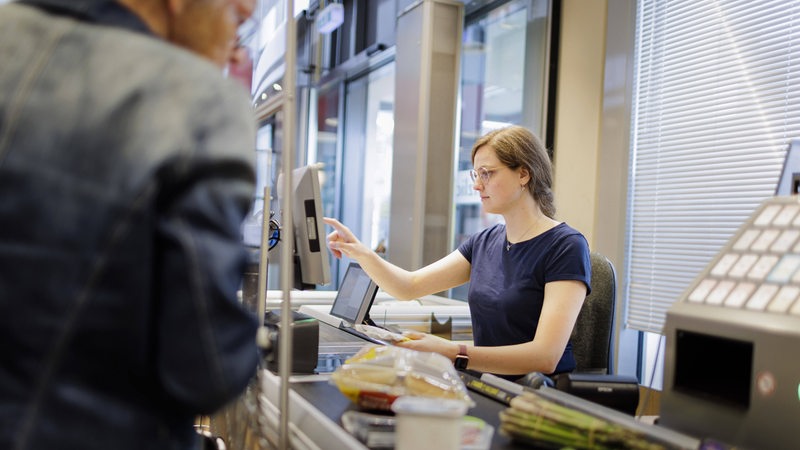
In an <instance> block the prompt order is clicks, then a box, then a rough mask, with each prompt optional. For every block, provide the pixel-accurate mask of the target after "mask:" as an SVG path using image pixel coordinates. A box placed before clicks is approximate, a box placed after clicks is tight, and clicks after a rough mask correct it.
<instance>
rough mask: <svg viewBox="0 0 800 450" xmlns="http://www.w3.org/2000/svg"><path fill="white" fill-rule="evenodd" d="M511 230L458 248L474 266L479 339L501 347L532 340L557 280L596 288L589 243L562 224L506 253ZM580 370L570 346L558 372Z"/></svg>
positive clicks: (472, 293)
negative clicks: (547, 289) (548, 289)
mask: <svg viewBox="0 0 800 450" xmlns="http://www.w3.org/2000/svg"><path fill="white" fill-rule="evenodd" d="M506 242H507V241H506V227H505V225H503V224H498V225H495V226H492V227H490V228H487V229H485V230H483V231H480V232H478V233H476V234H474V235H472V236H471V237H470V238H469V239H468V240H467V241H466V242H464V243H463V244H461V245H460V246H459V247H458V250H459V251H460V252H461V254H462V255H464V257H465V258H466V259H467V261H469V262H470V264H471V266H472V267H471V268H470V282H469V294H468V295H469V309H470V314H471V316H472V335H473V341H474V343H475V345H477V346H488V347H495V346H501V345H512V344H521V343H523V342H530V341H531V340H533V337H534V335H535V334H536V328H537V327H538V325H539V317H540V316H541V314H542V304H543V302H544V286H545V284H546V283H548V282H551V281H562V280H577V281H582V282H583V283H584V284H585V285H586V289H587V294H588V291H589V290H590V289H591V287H590V284H589V283H590V280H591V263H590V260H589V244H588V243H587V242H586V238H584V237H583V235H582V234H581V233H580V232H579V231H577V230H575V229H574V228H572V227H570V226H569V225H567V224H566V223H561V224H558V225H556V226H555V227H553V228H551V229H550V230H547V231H545V232H544V233H542V234H540V235H539V236H536V237H534V238H533V239H530V240H527V241H523V242H518V243H516V244H514V245H512V246H511V248H510V249H506ZM574 369H575V358H574V356H573V355H572V344H571V343H568V344H567V347H566V349H565V350H564V354H563V355H562V356H561V360H560V361H559V363H558V366H557V367H556V370H555V372H553V373H554V374H555V373H561V372H570V371H572V370H574Z"/></svg>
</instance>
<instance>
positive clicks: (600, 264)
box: [571, 252, 617, 374]
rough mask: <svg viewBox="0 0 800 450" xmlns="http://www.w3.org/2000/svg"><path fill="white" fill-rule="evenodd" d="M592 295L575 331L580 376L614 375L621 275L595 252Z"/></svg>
mask: <svg viewBox="0 0 800 450" xmlns="http://www.w3.org/2000/svg"><path fill="white" fill-rule="evenodd" d="M590 259H591V264H592V280H591V285H592V292H591V293H590V294H589V295H587V296H586V300H584V302H583V308H582V309H581V312H580V315H578V319H577V321H576V322H575V328H573V330H572V337H571V340H572V351H573V353H574V354H575V363H576V369H575V372H576V373H595V374H612V373H614V314H615V311H616V303H617V275H616V271H615V270H614V265H613V264H612V263H611V261H609V260H608V258H606V257H605V256H603V255H601V254H600V253H596V252H593V253H591V255H590Z"/></svg>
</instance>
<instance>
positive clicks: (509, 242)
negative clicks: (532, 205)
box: [506, 219, 539, 251]
mask: <svg viewBox="0 0 800 450" xmlns="http://www.w3.org/2000/svg"><path fill="white" fill-rule="evenodd" d="M537 223H539V220H538V219H537V220H535V221H534V222H533V223H532V224H531V225H530V226H529V227H528V229H527V230H525V231H524V232H523V233H522V234H521V235H520V236H519V239H520V240H521V239H522V238H524V237H525V235H526V234H528V231H531V228H533V226H534V225H536V224H537ZM512 245H514V244H512V243H511V241H509V240H508V228H506V251H509V250H511V246H512Z"/></svg>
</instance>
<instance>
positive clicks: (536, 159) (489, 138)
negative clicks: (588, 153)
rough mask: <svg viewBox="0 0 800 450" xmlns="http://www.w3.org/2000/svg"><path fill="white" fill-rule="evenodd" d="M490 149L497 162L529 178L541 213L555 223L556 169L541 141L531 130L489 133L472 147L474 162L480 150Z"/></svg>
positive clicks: (513, 126)
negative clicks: (522, 169) (554, 192)
mask: <svg viewBox="0 0 800 450" xmlns="http://www.w3.org/2000/svg"><path fill="white" fill-rule="evenodd" d="M484 145H488V146H489V147H492V149H494V151H495V154H497V159H499V160H500V162H501V163H503V164H504V165H506V166H507V167H509V168H511V169H517V168H519V167H522V168H524V169H525V170H527V171H528V173H529V174H530V180H528V184H527V185H526V187H527V189H528V192H530V193H531V195H532V196H533V198H534V200H536V203H538V204H539V208H541V210H542V212H543V213H544V214H545V215H546V216H547V217H549V218H551V219H554V218H555V214H556V207H555V204H554V203H553V190H552V186H553V168H552V164H551V163H550V157H549V156H548V155H547V149H545V147H544V144H542V141H541V140H539V138H538V137H536V135H535V134H533V133H531V132H530V131H529V130H528V129H526V128H523V127H520V126H517V125H512V126H509V127H505V128H500V129H498V130H494V131H490V132H488V133H486V134H485V135H483V136H481V137H480V138H479V139H478V140H477V141H475V145H473V146H472V162H473V163H474V162H475V153H476V152H477V151H478V149H479V148H481V147H483V146H484Z"/></svg>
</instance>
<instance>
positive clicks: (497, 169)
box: [325, 126, 591, 379]
mask: <svg viewBox="0 0 800 450" xmlns="http://www.w3.org/2000/svg"><path fill="white" fill-rule="evenodd" d="M472 164H473V167H474V170H472V171H471V172H470V175H471V177H472V181H473V189H475V190H476V191H478V193H479V194H480V198H481V203H482V205H483V208H484V209H485V211H486V212H487V213H492V214H500V215H502V216H503V219H504V222H505V223H504V224H497V225H494V226H491V227H489V228H487V229H485V230H483V231H480V232H478V233H476V234H474V235H473V236H471V237H470V238H469V239H468V240H467V241H465V242H464V243H463V244H461V245H460V246H459V247H458V249H457V250H455V251H453V252H452V253H450V254H449V255H447V256H445V257H443V258H442V259H440V260H438V261H436V262H434V263H432V264H430V265H428V266H425V267H423V268H421V269H419V270H415V271H407V270H404V269H402V268H400V267H397V266H395V265H393V264H391V263H389V262H388V261H386V260H384V259H383V258H381V257H380V256H379V255H378V254H376V253H375V252H373V251H372V250H370V249H369V248H368V247H366V246H365V245H364V244H362V243H361V242H360V241H359V240H358V239H357V238H356V237H355V236H354V235H353V233H352V232H351V231H350V230H349V229H348V228H347V227H346V226H344V225H342V224H341V223H340V222H339V221H337V220H336V219H332V218H326V219H325V223H327V224H328V225H330V226H332V227H333V229H334V230H333V231H332V232H331V233H330V234H329V235H328V247H329V248H330V250H331V251H332V252H333V254H334V255H335V256H336V257H337V258H341V257H342V255H344V256H347V257H348V258H350V259H353V260H355V261H357V262H358V263H359V264H360V265H361V266H362V267H363V268H364V270H365V271H366V272H367V273H368V274H369V275H370V277H371V278H372V279H373V280H375V282H376V283H377V284H378V286H380V287H381V289H383V290H384V291H386V292H387V293H388V294H389V295H391V296H393V297H395V298H397V299H401V300H407V299H414V298H419V297H422V296H425V295H430V294H433V293H436V292H441V291H445V290H447V289H450V288H453V287H456V286H459V285H461V284H464V283H466V282H469V294H468V302H469V308H470V314H471V317H472V331H473V343H472V344H471V345H465V344H464V343H459V342H453V341H449V340H447V339H443V338H440V337H437V336H434V335H430V334H426V333H418V332H409V333H407V336H408V337H410V338H411V340H410V341H406V342H403V343H401V344H398V345H402V346H403V347H407V348H412V349H416V350H420V351H431V352H437V353H440V354H442V355H444V356H446V357H448V358H450V359H451V360H453V361H454V363H456V365H457V367H459V368H468V369H470V370H476V371H480V372H490V373H494V374H497V375H503V376H505V377H506V378H510V379H515V378H519V377H522V376H523V375H525V374H527V373H530V372H541V373H544V374H549V375H554V374H557V373H562V372H570V371H572V370H574V369H575V358H574V356H573V354H572V346H571V344H570V342H569V338H570V334H571V332H572V328H573V326H574V324H575V320H576V318H577V317H578V313H579V312H580V309H581V305H582V304H583V300H584V298H585V297H586V295H587V294H588V292H589V290H590V287H589V281H590V279H591V266H590V263H589V246H588V243H587V242H586V239H585V238H584V237H583V235H582V234H581V233H580V232H578V231H577V230H575V229H573V228H571V227H570V226H569V225H567V224H566V223H564V222H559V221H557V220H555V219H554V217H555V207H554V205H553V192H552V190H551V186H552V178H553V177H552V168H551V165H550V159H549V157H548V155H547V152H546V150H545V148H544V146H543V145H542V143H541V141H540V140H539V139H538V138H537V137H536V136H535V135H534V134H533V133H531V132H530V131H528V130H527V129H525V128H522V127H519V126H510V127H507V128H503V129H499V130H495V131H492V132H490V133H488V134H486V135H485V136H483V137H481V138H480V139H478V141H477V142H476V143H475V145H474V146H473V148H472Z"/></svg>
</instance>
